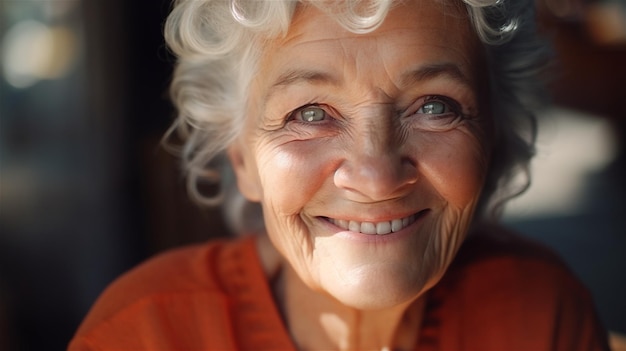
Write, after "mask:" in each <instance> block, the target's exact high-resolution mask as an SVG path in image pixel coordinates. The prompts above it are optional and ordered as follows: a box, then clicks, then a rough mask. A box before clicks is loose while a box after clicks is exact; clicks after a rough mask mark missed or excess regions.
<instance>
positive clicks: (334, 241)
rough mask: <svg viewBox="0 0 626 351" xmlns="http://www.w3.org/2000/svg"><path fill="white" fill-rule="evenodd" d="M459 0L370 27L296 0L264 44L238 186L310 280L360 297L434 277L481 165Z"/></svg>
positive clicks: (387, 293) (472, 65)
mask: <svg viewBox="0 0 626 351" xmlns="http://www.w3.org/2000/svg"><path fill="white" fill-rule="evenodd" d="M466 16H467V15H466V12H465V10H464V9H463V8H457V7H456V6H451V5H444V4H443V2H435V1H413V2H411V3H410V4H404V5H400V6H398V7H396V8H394V9H392V10H391V12H390V13H389V15H388V17H387V19H386V20H385V22H384V23H383V25H382V26H381V27H380V28H378V29H377V30H376V31H374V32H372V33H370V34H353V33H351V32H349V31H346V30H345V29H343V28H342V27H341V26H340V25H339V24H337V23H335V22H334V21H333V20H332V19H330V18H328V17H326V16H325V15H324V14H323V13H322V12H320V11H318V10H316V9H314V8H311V7H301V8H299V9H298V11H296V14H295V17H294V20H293V22H292V25H291V27H290V30H289V32H288V35H287V36H286V37H285V38H281V39H277V40H274V41H272V42H270V43H268V44H267V45H265V46H264V49H263V50H264V51H263V56H262V59H261V62H260V66H259V70H258V74H257V75H256V76H255V78H254V80H253V82H252V84H251V87H250V89H251V90H250V94H251V95H250V101H249V105H248V115H247V117H246V118H247V124H246V126H245V129H244V132H243V133H242V135H241V137H240V138H239V139H238V140H237V141H236V142H235V143H234V144H233V145H232V146H231V147H230V149H229V155H230V157H231V161H232V163H233V166H234V168H235V171H236V174H237V177H238V182H239V187H240V189H241V191H242V192H243V193H244V195H245V196H246V197H247V198H248V199H250V200H252V201H260V202H261V204H262V206H263V211H264V217H265V224H266V228H267V233H268V235H269V237H270V239H271V241H272V243H273V244H274V246H275V247H276V248H277V250H278V251H279V252H280V253H281V254H282V256H283V257H284V258H285V259H286V261H288V262H289V263H290V264H291V266H292V267H293V268H294V269H295V271H296V272H297V273H298V275H299V276H300V278H301V279H302V280H303V281H304V282H305V283H306V284H307V285H308V286H309V287H311V288H312V289H315V290H318V291H321V292H324V293H327V294H330V295H331V296H333V297H335V298H336V299H338V300H339V301H341V302H342V303H344V304H346V305H348V306H352V307H356V308H360V309H378V308H388V307H392V306H397V305H400V304H403V303H407V302H410V301H412V300H413V299H414V298H416V297H417V296H419V294H420V293H422V292H423V291H425V290H426V289H427V288H429V287H431V286H432V285H433V284H435V283H436V282H437V281H438V280H439V278H440V277H441V275H442V274H443V272H444V270H445V268H446V267H447V266H448V264H449V263H450V262H451V260H452V258H453V257H454V255H455V253H456V251H457V249H458V247H459V245H460V244H461V242H462V241H463V239H464V236H465V234H466V231H467V229H468V226H469V225H470V222H471V220H472V215H473V211H474V207H475V205H476V202H477V200H478V197H479V195H480V192H481V187H482V184H483V179H484V177H485V173H486V170H487V166H488V159H489V152H488V148H489V147H488V144H489V142H488V137H487V133H486V132H485V130H487V126H488V124H489V121H488V118H487V117H486V116H484V115H483V114H481V111H480V110H479V107H480V106H479V98H480V97H479V95H478V94H479V91H478V87H479V86H480V85H481V84H480V80H484V79H485V78H484V77H482V76H479V75H478V74H479V73H480V71H481V65H482V61H481V60H480V54H479V44H478V40H477V39H476V38H475V35H474V34H473V33H472V32H471V29H470V28H471V27H470V24H469V21H468V19H467V17H466Z"/></svg>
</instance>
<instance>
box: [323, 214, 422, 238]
mask: <svg viewBox="0 0 626 351" xmlns="http://www.w3.org/2000/svg"><path fill="white" fill-rule="evenodd" d="M422 212H423V211H422ZM422 212H419V213H417V214H413V215H410V216H408V217H404V218H401V219H394V220H392V221H384V222H357V221H347V220H344V219H334V218H328V217H327V218H326V219H327V220H328V221H329V222H330V223H332V224H334V225H336V226H337V227H339V228H341V229H345V230H349V231H351V232H358V233H361V234H368V235H374V234H377V235H385V234H389V233H395V232H398V231H400V230H402V229H404V228H406V227H408V226H410V225H411V224H413V223H414V222H415V220H416V219H417V217H418V216H419V215H420V214H421V213H422Z"/></svg>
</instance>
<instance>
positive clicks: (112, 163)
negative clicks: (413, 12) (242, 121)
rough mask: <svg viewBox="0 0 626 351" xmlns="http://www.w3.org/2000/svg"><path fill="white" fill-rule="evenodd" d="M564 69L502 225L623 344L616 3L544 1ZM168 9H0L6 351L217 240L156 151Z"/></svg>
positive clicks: (8, 4) (155, 3)
mask: <svg viewBox="0 0 626 351" xmlns="http://www.w3.org/2000/svg"><path fill="white" fill-rule="evenodd" d="M538 1H539V3H538V6H539V8H540V9H541V15H540V17H541V22H542V24H543V28H544V30H545V32H546V35H548V36H549V37H551V38H553V39H554V43H555V49H556V54H557V57H558V58H559V59H560V63H559V64H558V65H557V66H556V67H555V69H554V72H553V74H554V77H553V78H554V79H553V83H552V85H551V90H552V92H553V95H554V99H553V100H554V104H553V106H552V107H550V108H549V109H547V110H546V111H543V112H542V113H541V115H540V128H541V133H540V136H539V149H538V157H537V159H536V161H535V163H534V164H533V172H534V173H533V174H534V179H533V186H532V187H531V189H530V191H529V192H528V193H527V194H525V195H524V196H523V197H521V198H519V199H517V200H515V201H514V202H513V203H512V204H511V206H510V207H509V210H508V211H507V213H506V216H505V221H506V222H507V223H508V224H509V225H510V226H513V227H515V228H517V229H518V230H519V231H521V232H523V233H524V234H526V235H528V236H530V237H533V238H535V239H537V240H540V241H542V242H545V243H547V244H548V245H550V246H552V247H553V248H554V249H555V250H556V251H557V252H559V253H560V254H561V255H562V256H563V258H564V259H565V260H566V261H567V262H568V263H569V264H570V266H571V267H572V270H573V271H574V272H575V273H576V274H577V275H578V276H579V277H580V278H581V279H582V280H583V281H584V282H585V283H586V284H587V285H588V286H589V287H590V289H591V291H592V293H593V295H594V298H595V301H596V304H597V306H598V310H599V313H600V316H601V318H602V319H603V321H604V323H605V325H606V326H607V327H608V328H609V329H611V330H614V331H619V332H621V333H626V298H625V297H626V272H624V271H625V269H626V182H625V181H626V166H625V163H626V160H625V155H624V141H626V136H625V135H624V134H625V133H626V1H624V0H596V1H590V0H589V1H585V0H538ZM169 8H170V4H169V1H167V0H150V1H139V0H133V1H125V0H107V1H104V0H102V1H100V0H0V69H1V71H0V350H64V349H65V347H66V345H67V342H68V341H69V339H70V338H71V336H72V334H73V332H74V331H75V329H76V328H77V326H78V324H79V323H80V321H81V319H82V317H83V316H84V315H85V313H86V312H87V310H88V308H89V306H90V305H91V304H92V303H93V302H94V299H95V298H96V297H97V296H98V294H99V293H100V292H101V291H102V289H103V288H104V287H105V286H106V285H107V284H108V283H109V282H111V280H112V279H114V278H115V277H116V276H118V275H119V274H120V273H122V272H123V271H125V270H127V269H129V268H130V267H132V266H134V265H135V264H137V263H138V262H140V261H142V260H144V259H145V258H147V257H149V256H151V255H153V254H155V253H157V252H160V251H162V250H165V249H167V248H171V247H175V246H179V245H183V244H186V243H191V242H198V241H203V240H207V239H208V238H211V237H213V236H220V235H225V234H226V233H227V231H226V229H224V225H223V222H222V221H221V219H220V214H219V213H218V212H217V211H215V210H207V209H200V208H198V207H197V206H195V205H194V204H192V203H191V201H190V200H189V199H188V198H187V197H186V194H185V189H184V179H183V178H182V176H181V174H180V172H179V164H178V160H177V159H176V158H175V157H173V156H171V155H169V154H168V153H167V152H165V151H164V150H163V148H162V147H161V146H160V145H159V142H160V138H161V136H162V135H163V133H164V132H165V130H166V129H167V128H168V126H169V124H170V123H171V121H172V117H173V109H172V107H171V105H170V103H169V102H168V98H167V86H168V82H169V79H170V75H171V68H172V62H173V59H172V57H171V56H170V55H169V53H168V52H167V50H166V49H165V47H164V45H163V40H162V35H161V31H162V25H163V21H164V18H165V16H166V15H167V13H168V12H169Z"/></svg>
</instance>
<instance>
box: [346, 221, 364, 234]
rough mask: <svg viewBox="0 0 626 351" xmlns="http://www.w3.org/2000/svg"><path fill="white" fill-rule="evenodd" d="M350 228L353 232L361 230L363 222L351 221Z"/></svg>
mask: <svg viewBox="0 0 626 351" xmlns="http://www.w3.org/2000/svg"><path fill="white" fill-rule="evenodd" d="M348 230H350V231H351V232H359V231H360V230H361V223H359V222H355V221H350V222H349V223H348Z"/></svg>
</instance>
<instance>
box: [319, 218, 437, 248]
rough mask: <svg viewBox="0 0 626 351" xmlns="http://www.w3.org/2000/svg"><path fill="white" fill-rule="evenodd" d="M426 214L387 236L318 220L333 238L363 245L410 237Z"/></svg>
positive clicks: (321, 219)
mask: <svg viewBox="0 0 626 351" xmlns="http://www.w3.org/2000/svg"><path fill="white" fill-rule="evenodd" d="M428 212H429V211H428V210H423V211H420V212H419V213H418V214H417V218H415V221H414V222H413V223H411V224H409V225H408V226H407V227H406V228H403V229H402V230H400V231H397V232H393V233H389V234H363V233H359V232H353V231H350V230H347V229H343V228H340V227H337V226H336V225H334V224H332V223H331V222H329V221H328V220H327V219H325V218H319V220H320V221H321V222H322V223H323V224H324V225H325V226H327V227H328V228H329V229H330V230H331V232H332V233H331V234H332V235H333V236H336V237H339V238H342V239H347V240H352V241H357V242H363V243H386V242H392V241H398V240H402V239H404V238H405V237H407V236H410V235H411V233H414V232H415V229H416V228H417V227H418V226H420V225H421V224H422V222H423V221H424V218H425V217H426V215H427V214H428Z"/></svg>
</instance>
